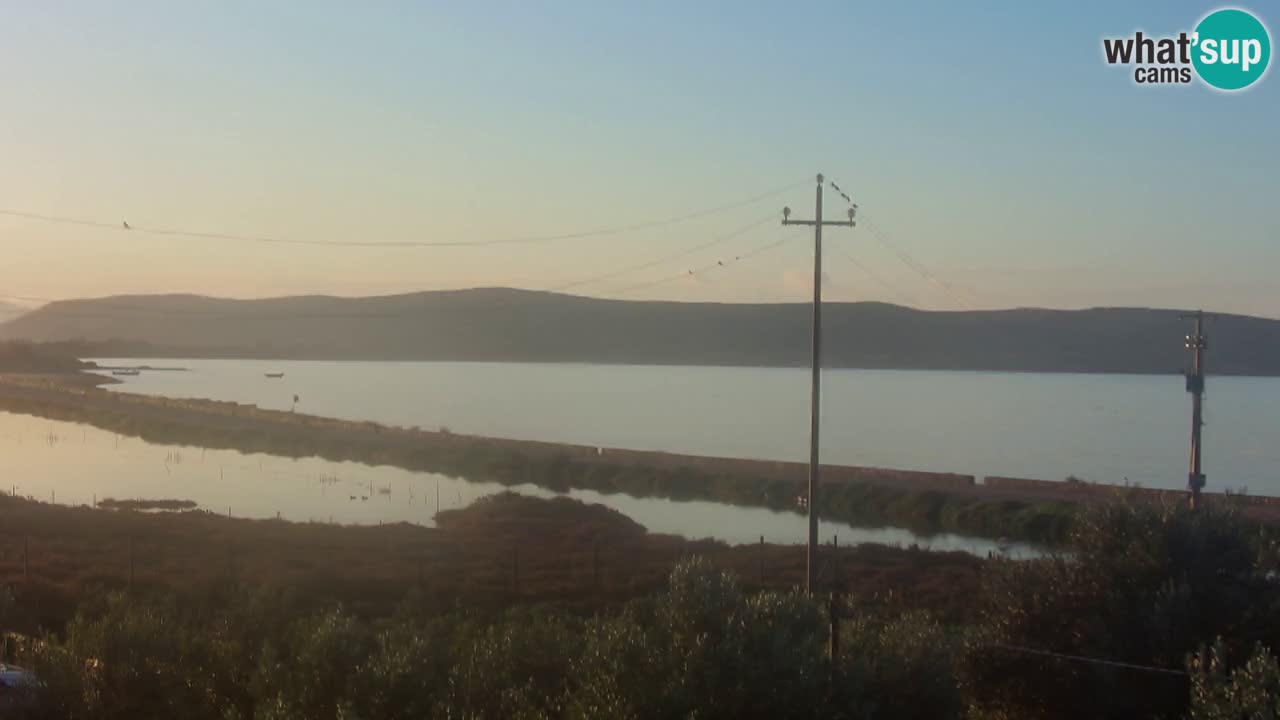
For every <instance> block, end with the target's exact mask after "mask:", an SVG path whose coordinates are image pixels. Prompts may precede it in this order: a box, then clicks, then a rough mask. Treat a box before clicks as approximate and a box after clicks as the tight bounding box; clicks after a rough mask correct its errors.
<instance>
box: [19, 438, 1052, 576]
mask: <svg viewBox="0 0 1280 720" xmlns="http://www.w3.org/2000/svg"><path fill="white" fill-rule="evenodd" d="M0 473H2V475H0V477H4V478H5V479H6V481H7V484H8V486H7V487H3V488H0V489H3V490H4V491H6V492H16V493H17V494H19V495H23V496H29V497H33V498H36V499H39V500H45V501H53V502H58V503H62V504H70V505H88V504H92V503H93V502H95V500H101V499H104V498H107V497H114V498H116V499H132V498H139V499H148V500H154V499H179V500H193V501H195V502H196V503H197V504H198V505H199V506H200V507H201V508H202V509H205V510H210V511H213V512H218V513H230V514H232V515H234V516H236V517H252V518H272V517H277V515H278V516H279V517H281V518H284V519H287V520H295V521H307V520H311V521H319V522H338V523H354V524H376V523H380V522H410V523H417V524H421V525H432V524H434V521H433V519H432V518H433V516H434V515H435V513H436V511H437V509H440V510H447V509H451V508H459V507H464V506H466V505H468V504H470V503H471V502H473V501H475V500H476V499H477V498H480V497H483V496H485V495H491V494H493V493H496V492H501V491H503V490H508V489H509V490H513V491H515V492H519V493H523V494H526V495H533V496H537V497H550V496H551V495H553V494H554V493H553V492H552V491H550V490H546V489H544V488H539V487H536V486H532V485H519V486H515V487H507V486H504V485H499V484H497V483H485V482H470V481H466V480H460V479H457V478H450V477H446V476H444V475H437V474H433V473H421V472H411V471H408V470H403V469H400V468H394V467H387V466H370V465H362V464H358V463H351V462H332V461H329V460H323V459H320V458H301V459H292V458H284V457H278V456H274V455H263V454H249V455H246V454H243V453H239V452H236V451H233V450H215V449H206V448H197V447H185V446H173V445H154V444H151V443H148V442H145V441H143V440H140V439H138V438H131V437H125V436H121V435H117V434H115V433H111V432H107V431H103V430H99V429H97V428H93V427H89V426H87V425H79V424H75V423H65V422H59V421H55V420H45V419H42V418H37V417H32V416H29V415H15V414H12V413H0ZM569 495H570V496H571V497H574V498H577V499H579V500H583V501H585V502H593V503H600V504H602V505H605V506H608V507H611V508H614V509H616V510H618V511H619V512H622V513H623V514H625V515H627V516H629V517H631V518H633V519H635V520H636V521H637V522H639V523H640V524H642V525H644V526H645V527H647V528H648V529H649V530H650V531H651V532H658V533H670V534H675V535H682V536H685V537H690V538H706V537H710V538H715V539H718V540H724V541H726V542H729V543H751V542H758V541H759V539H760V536H761V535H763V536H764V538H765V540H766V541H767V542H770V543H802V542H804V539H805V536H806V532H807V525H806V522H805V518H804V517H803V516H801V515H798V514H795V513H779V512H773V511H770V510H766V509H763V508H744V507H736V506H732V505H722V504H718V503H711V502H674V501H669V500H661V499H652V498H634V497H630V496H627V495H604V494H601V493H598V492H594V491H589V490H574V491H571V492H569ZM822 532H823V537H824V541H826V542H830V541H831V539H832V536H833V535H834V536H838V538H839V542H840V543H841V544H853V543H860V542H878V543H885V544H891V545H901V546H909V545H912V544H918V545H920V546H921V547H932V548H934V549H939V550H964V551H967V552H973V553H977V554H979V555H986V554H987V553H988V552H996V551H998V550H999V549H998V548H997V546H996V543H994V542H992V541H990V540H982V539H975V538H968V537H963V536H957V535H935V536H931V537H921V536H918V535H916V534H914V533H911V532H910V531H907V530H903V529H899V528H855V527H852V526H849V525H845V524H842V523H824V524H823V530H822ZM1034 552H1035V551H1034V549H1033V548H1031V547H1030V546H1027V545H1021V544H1014V545H1013V546H1012V547H1010V548H1008V554H1010V555H1013V556H1027V555H1030V554H1034Z"/></svg>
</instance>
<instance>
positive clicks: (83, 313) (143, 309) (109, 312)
mask: <svg viewBox="0 0 1280 720" xmlns="http://www.w3.org/2000/svg"><path fill="white" fill-rule="evenodd" d="M774 217H775V215H774V213H770V214H769V215H768V216H766V217H763V218H761V219H759V220H755V221H753V222H751V223H749V224H747V225H744V226H742V227H739V228H737V229H735V230H733V231H731V232H729V233H726V234H724V235H720V236H718V237H715V238H713V239H711V240H710V241H708V242H705V243H700V244H698V245H695V246H693V247H690V248H686V249H684V250H681V251H679V252H676V253H671V254H669V255H665V256H663V257H660V258H657V259H654V260H650V261H647V262H645V263H642V264H640V265H633V266H629V267H625V268H622V269H620V270H615V271H611V272H608V273H603V274H599V275H593V276H590V277H586V278H582V279H579V280H574V281H571V282H567V283H563V284H561V285H558V286H555V287H552V288H547V289H545V290H541V291H537V290H530V291H529V292H562V291H563V290H566V289H569V288H572V287H577V286H579V285H586V284H589V283H594V282H597V281H600V280H606V279H610V278H614V277H618V276H621V275H625V274H628V273H631V272H635V271H638V270H644V269H647V268H650V267H653V266H656V265H659V264H661V263H664V262H667V261H670V260H674V259H677V258H680V257H683V256H685V255H690V254H693V253H695V252H697V251H699V250H704V249H706V248H709V247H712V246H714V245H717V244H720V243H724V242H727V241H729V240H732V239H734V238H737V237H741V236H742V235H744V234H746V233H748V232H750V231H751V230H754V229H756V228H758V227H760V226H761V225H764V224H765V223H767V222H770V221H771V220H773V219H774ZM765 249H768V248H765ZM762 251H763V249H755V250H752V251H750V252H747V253H745V254H743V255H739V256H736V257H734V258H733V260H730V261H728V262H730V263H732V262H736V261H738V260H740V259H743V258H747V257H751V256H752V255H755V254H757V253H759V252H762ZM725 264H726V261H723V260H722V261H719V262H717V263H714V264H712V265H708V266H706V267H702V268H699V269H698V270H697V271H696V272H704V271H705V270H707V269H709V268H711V267H720V266H723V265H725ZM694 272H695V271H694V270H689V271H686V272H684V273H681V274H680V275H678V276H674V277H672V278H664V279H661V280H658V281H645V282H643V283H639V284H637V285H636V286H635V287H642V286H646V285H649V284H658V283H659V282H665V281H667V280H670V279H674V278H675V277H686V276H688V275H689V274H692V273H694ZM389 297H395V296H389ZM0 299H5V300H17V301H21V302H38V303H83V302H94V305H93V308H92V309H91V310H76V309H75V308H64V307H54V308H50V309H49V312H51V313H54V314H55V315H56V316H58V317H80V318H106V317H117V316H118V315H120V314H126V313H131V312H139V313H147V314H152V315H178V316H218V315H225V316H238V315H240V314H242V313H247V312H252V313H253V314H254V316H255V317H260V316H263V315H270V316H273V317H290V318H292V317H297V318H328V319H343V318H345V319H375V318H387V317H409V316H410V313H398V312H397V313H386V312H369V313H361V312H322V311H321V312H317V311H301V312H297V311H284V312H277V313H273V312H271V311H270V310H264V309H262V308H235V309H226V310H212V309H197V308H160V307H154V306H149V305H136V304H129V303H120V302H113V301H111V299H110V298H104V299H102V300H96V301H95V300H94V299H92V298H48V297H35V296H31V295H6V294H3V293H0ZM362 299H363V298H362ZM104 300H105V302H104ZM230 302H252V301H240V300H234V299H232V300H230ZM114 311H119V313H117V312H114Z"/></svg>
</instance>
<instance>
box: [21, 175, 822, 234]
mask: <svg viewBox="0 0 1280 720" xmlns="http://www.w3.org/2000/svg"><path fill="white" fill-rule="evenodd" d="M803 184H804V181H800V182H794V183H789V184H787V185H785V186H783V187H780V188H775V189H773V190H769V191H767V192H763V193H760V194H759V195H753V196H751V197H749V198H747V199H745V200H739V201H736V202H732V203H728V204H725V205H718V206H716V207H711V208H705V209H702V210H695V211H693V212H690V213H685V214H683V215H676V216H673V217H667V218H661V219H657V220H648V221H645V222H639V223H635V224H632V225H620V226H615V227H607V228H597V229H594V230H583V231H579V232H569V233H560V234H556V235H535V236H528V237H516V238H501V239H497V240H473V241H464V240H439V241H430V240H424V241H381V240H336V241H328V240H305V239H300V238H281V237H269V236H255V235H234V234H228V233H216V232H199V231H194V230H180V229H170V228H158V227H147V226H139V225H134V224H132V223H129V222H127V221H122V222H119V223H115V222H105V221H102V220H86V219H82V218H73V217H62V216H56V215H44V214H41V213H33V212H26V211H20V210H3V209H0V215H7V216H10V217H18V218H25V219H28V220H39V221H41V222H51V223H60V224H66V225H79V226H85V227H94V228H99V229H103V230H115V231H118V232H123V233H142V234H146V235H158V236H165V237H181V238H190V239H200V240H229V241H235V242H247V243H272V244H281V245H307V246H313V247H491V246H494V245H518V244H525V243H538V242H549V241H554V240H573V239H578V238H588V237H601V236H606V235H619V234H622V233H628V232H635V231H638V230H648V229H651V228H657V227H664V226H667V225H674V224H677V223H682V222H687V221H689V220H696V219H698V218H703V217H707V216H709V215H715V214H717V213H722V212H726V211H729V210H735V209H737V208H741V207H745V206H747V205H751V204H754V203H757V202H760V201H761V200H765V199H768V198H771V197H774V196H777V195H781V194H782V193H785V192H787V191H788V190H791V189H793V188H796V187H799V186H800V185H803Z"/></svg>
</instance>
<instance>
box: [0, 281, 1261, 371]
mask: <svg viewBox="0 0 1280 720" xmlns="http://www.w3.org/2000/svg"><path fill="white" fill-rule="evenodd" d="M1178 316H1179V311H1177V310H1167V309H1159V308H1124V307H1120V308H1116V307H1110V308H1088V309H1081V310H1060V309H1048V308H1011V309H999V310H943V311H935V310H916V309H913V308H908V307H903V306H900V305H893V304H889V303H882V302H856V303H844V302H828V303H825V304H824V329H825V332H824V344H825V349H824V363H825V364H826V365H827V366H829V367H866V368H901V369H937V370H992V371H1033V372H1118V373H1161V374H1163V373H1177V372H1181V371H1182V369H1183V368H1184V366H1185V365H1186V352H1185V350H1184V348H1183V336H1184V335H1185V334H1186V333H1187V332H1188V328H1189V325H1188V323H1187V322H1185V321H1183V320H1180V319H1179V317H1178ZM810 318H811V308H810V306H809V304H808V303H783V304H771V303H713V302H678V301H667V300H646V301H632V300H620V299H606V298H592V297H585V296H579V295H567V294H562V293H551V292H544V291H534V290H520V289H512V288H474V289H466V290H445V291H424V292H416V293H403V294H396V295H379V296H368V297H356V298H347V297H339V296H328V295H306V296H288V297H275V298H262V299H255V300H239V299H230V298H215V297H206V296H200V295H192V294H166V295H121V296H109V297H103V298H87V299H82V300H67V301H60V302H55V303H50V304H49V305H46V306H44V307H42V308H39V309H36V310H33V311H31V312H29V313H27V314H25V315H23V316H21V317H18V318H16V319H13V320H11V321H9V322H6V323H4V324H2V325H0V339H22V340H30V341H37V342H73V341H74V342H78V343H82V344H83V345H85V346H86V350H91V349H93V347H94V346H97V347H102V348H109V349H111V350H113V351H114V353H113V354H120V355H139V356H141V355H150V356H152V357H158V356H161V355H165V356H174V357H257V358H295V359H327V360H348V359H349V360H357V359H358V360H458V361H498V362H502V361H509V362H588V363H634V364H688V365H758V366H800V365H806V364H808V362H809V331H810V322H811V319H810ZM1206 334H1207V335H1208V336H1209V338H1210V346H1209V347H1210V350H1209V360H1208V362H1209V369H1210V372H1211V373H1213V374H1247V375H1280V320H1272V319H1267V318H1258V317H1251V316H1245V315H1233V314H1217V315H1214V316H1213V319H1212V320H1210V321H1209V322H1208V323H1207V329H1206ZM98 354H106V353H98Z"/></svg>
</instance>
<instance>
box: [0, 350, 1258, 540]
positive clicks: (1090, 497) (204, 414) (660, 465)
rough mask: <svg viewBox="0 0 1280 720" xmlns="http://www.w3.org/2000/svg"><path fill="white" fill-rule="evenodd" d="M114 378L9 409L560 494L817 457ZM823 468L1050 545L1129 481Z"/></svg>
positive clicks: (738, 482)
mask: <svg viewBox="0 0 1280 720" xmlns="http://www.w3.org/2000/svg"><path fill="white" fill-rule="evenodd" d="M116 382H118V381H116V380H114V379H113V378H111V377H110V376H103V375H96V374H93V373H66V374H48V375H19V374H0V410H6V411H10V412H17V413H23V414H29V415H37V416H41V417H47V418H50V419H55V420H65V421H71V422H80V423H85V424H88V425H92V426H94V427H98V428H100V429H103V430H108V431H113V432H118V433H121V434H124V435H129V436H134V437H139V438H141V439H143V440H146V441H149V442H154V443H157V444H170V445H173V444H178V445H189V446H196V447H210V448H221V449H230V450H237V451H240V452H246V453H249V452H262V453H266V454H272V455H278V456H285V457H305V456H318V457H322V458H325V459H328V460H333V461H354V462H361V463H365V464H370V465H390V466H395V467H399V468H403V469H406V470H410V471H422V472H435V473H440V474H444V475H450V476H454V477H460V478H463V479H469V480H477V481H490V482H497V483H500V484H504V485H516V484H522V483H532V484H534V485H538V486H541V487H544V488H548V489H551V490H554V491H564V490H567V489H570V488H578V489H585V490H595V491H598V492H602V493H624V494H627V495H631V496H635V497H661V498H668V499H672V500H705V501H712V502H722V503H728V504H733V505H744V506H755V507H765V508H769V509H773V510H782V511H788V510H789V511H797V508H796V505H795V500H796V498H797V497H798V496H800V495H803V487H804V483H805V480H806V478H807V470H808V469H807V465H806V464H805V463H798V462H781V461H777V462H775V461H757V460H740V459H734V458H717V457H707V456H694V455H678V454H673V453H661V452H652V451H633V450H622V449H611V448H596V447H590V446H583V445H571V444H559V443H549V442H538V441H527V440H508V439H502V438H490V437H482V436H472V435H460V434H455V433H452V432H448V431H443V432H442V431H430V430H420V429H406V428H399V427H390V426H386V425H382V424H379V423H374V422H368V421H365V422H357V421H346V420H339V419H334V418H325V417H319V416H314V415H306V414H301V413H291V412H287V411H276V410H263V409H261V408H258V407H256V406H252V405H243V404H239V403H233V402H223V401H215V400H178V399H169V398H164V397H158V396H146V395H135V394H132V393H122V392H115V391H109V390H105V389H103V388H102V387H101V386H103V385H110V384H115V383H116ZM823 474H824V492H823V495H822V496H821V502H822V505H821V512H822V515H823V516H824V517H827V518H829V519H832V520H839V521H841V522H846V523H849V524H853V525H863V526H873V527H874V526H897V527H903V528H907V529H910V530H913V531H916V532H919V533H921V534H938V533H948V532H949V533H958V534H966V535H973V536H979V537H988V538H997V537H1007V538H1010V539H1014V540H1024V541H1030V542H1037V543H1047V544H1053V543H1056V542H1059V541H1061V540H1062V539H1063V538H1064V537H1065V534H1066V532H1067V530H1068V528H1069V527H1070V521H1071V516H1072V515H1073V512H1074V508H1075V507H1076V506H1077V505H1078V504H1079V503H1081V502H1091V501H1094V500H1096V499H1097V498H1099V497H1103V496H1107V495H1110V494H1113V493H1114V492H1118V491H1121V489H1120V488H1112V487H1111V486H1095V485H1084V484H1081V485H1080V486H1075V485H1073V484H1068V483H1065V482H1053V481H1034V480H1025V481H1022V480H1018V479H1008V478H993V480H998V481H999V482H998V483H993V484H992V485H991V486H987V485H984V484H977V483H976V478H975V477H974V476H971V475H961V474H955V473H928V472H916V471H906V470H896V469H889V468H868V467H857V466H841V465H824V466H823ZM1082 490H1085V491H1087V492H1082ZM1140 492H1146V491H1140ZM1153 492H1155V493H1156V494H1158V495H1161V496H1163V495H1167V494H1169V493H1170V492H1171V491H1153ZM1254 509H1255V508H1250V510H1254ZM1256 509H1257V510H1264V508H1256ZM1265 509H1270V508H1265Z"/></svg>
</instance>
